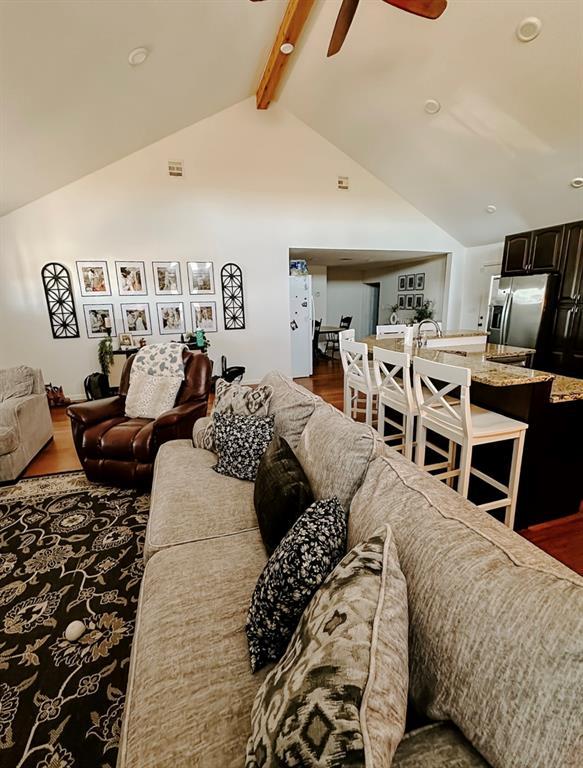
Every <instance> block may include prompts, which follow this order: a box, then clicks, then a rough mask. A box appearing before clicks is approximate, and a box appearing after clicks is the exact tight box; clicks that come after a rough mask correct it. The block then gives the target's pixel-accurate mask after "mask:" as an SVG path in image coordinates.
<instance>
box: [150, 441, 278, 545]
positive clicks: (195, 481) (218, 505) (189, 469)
mask: <svg viewBox="0 0 583 768" xmlns="http://www.w3.org/2000/svg"><path fill="white" fill-rule="evenodd" d="M216 461H217V457H216V456H215V455H214V454H213V453H210V452H209V451H203V450H200V449H196V448H193V447H192V443H191V441H190V440H172V441H170V442H168V443H164V444H163V445H162V446H160V450H159V451H158V455H157V457H156V464H155V467H154V482H153V485H152V501H151V507H150V518H149V520H148V527H147V530H146V541H145V544H144V558H145V559H146V560H147V559H148V558H149V557H151V555H153V554H154V552H157V551H158V550H161V549H165V548H166V547H172V546H174V545H176V544H184V543H186V542H191V541H199V540H201V539H209V538H212V537H214V536H228V535H230V534H233V533H238V532H240V531H248V530H251V529H256V528H257V517H256V515H255V509H254V506H253V483H249V482H247V481H245V480H236V479H234V478H232V477H224V476H223V475H218V474H217V473H216V472H214V471H213V467H214V465H215V464H216ZM262 549H263V548H262ZM263 554H264V556H265V552H263Z"/></svg>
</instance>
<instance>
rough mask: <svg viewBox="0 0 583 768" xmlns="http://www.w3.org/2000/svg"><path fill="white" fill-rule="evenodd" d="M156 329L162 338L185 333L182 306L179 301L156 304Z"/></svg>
mask: <svg viewBox="0 0 583 768" xmlns="http://www.w3.org/2000/svg"><path fill="white" fill-rule="evenodd" d="M156 308H157V311H158V328H159V330H160V334H161V335H162V336H166V335H168V334H174V335H176V334H177V333H186V320H185V318H184V304H183V303H182V302H181V301H163V302H158V303H157V304H156Z"/></svg>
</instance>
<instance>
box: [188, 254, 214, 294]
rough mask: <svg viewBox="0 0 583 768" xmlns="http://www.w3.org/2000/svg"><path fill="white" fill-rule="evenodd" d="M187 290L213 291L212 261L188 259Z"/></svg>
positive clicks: (192, 291)
mask: <svg viewBox="0 0 583 768" xmlns="http://www.w3.org/2000/svg"><path fill="white" fill-rule="evenodd" d="M187 269H188V290H189V291H190V293H209V294H210V293H214V292H215V273H214V270H213V263H212V261H189V262H188V264H187Z"/></svg>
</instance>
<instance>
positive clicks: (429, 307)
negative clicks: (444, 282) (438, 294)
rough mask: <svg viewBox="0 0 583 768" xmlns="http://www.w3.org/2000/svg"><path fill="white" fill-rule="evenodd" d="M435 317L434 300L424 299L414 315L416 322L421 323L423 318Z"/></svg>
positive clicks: (430, 318)
mask: <svg viewBox="0 0 583 768" xmlns="http://www.w3.org/2000/svg"><path fill="white" fill-rule="evenodd" d="M432 319H433V301H430V300H428V301H424V302H423V304H422V305H421V306H420V307H417V309H416V310H415V314H414V316H413V321H414V322H415V323H420V322H421V321H422V320H432Z"/></svg>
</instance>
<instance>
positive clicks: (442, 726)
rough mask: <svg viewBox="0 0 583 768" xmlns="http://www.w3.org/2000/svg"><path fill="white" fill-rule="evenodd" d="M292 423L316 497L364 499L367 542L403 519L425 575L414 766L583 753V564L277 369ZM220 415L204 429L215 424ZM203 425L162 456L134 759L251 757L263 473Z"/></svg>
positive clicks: (133, 715)
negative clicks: (240, 467) (582, 569)
mask: <svg viewBox="0 0 583 768" xmlns="http://www.w3.org/2000/svg"><path fill="white" fill-rule="evenodd" d="M263 383H269V384H271V385H272V386H273V388H274V396H273V398H272V402H271V406H270V408H271V412H272V413H274V414H275V419H276V426H277V429H278V431H279V432H280V434H282V435H283V436H284V437H286V439H288V441H289V442H290V444H291V445H292V447H293V448H294V450H295V451H296V455H297V456H298V459H299V460H300V462H301V464H302V466H303V467H304V470H305V471H306V473H307V475H308V477H309V479H310V483H311V485H312V489H313V491H314V494H315V495H316V497H319V498H323V497H326V496H329V495H332V494H336V495H337V496H338V497H339V498H340V499H341V500H342V501H343V503H344V505H345V506H346V508H347V509H348V508H350V515H349V533H348V536H349V541H348V544H349V547H351V546H353V545H354V544H355V543H356V542H358V541H360V540H363V539H364V538H366V537H368V536H369V535H370V534H371V533H372V532H373V531H374V530H375V528H377V527H378V525H379V524H380V523H387V522H388V523H389V524H390V525H391V527H392V529H393V533H394V535H395V540H396V542H397V548H398V554H399V559H400V564H401V568H402V570H403V573H404V575H405V578H406V581H407V589H408V603H409V621H410V631H409V635H410V638H409V658H410V698H411V702H412V705H414V706H415V709H416V710H417V712H418V713H420V715H421V716H422V717H424V718H426V720H427V721H428V720H431V721H433V722H430V724H428V725H423V726H422V727H420V728H417V729H415V730H412V731H409V732H408V733H407V734H406V735H405V738H404V739H403V741H402V742H401V744H400V746H399V748H398V750H397V753H396V756H395V758H394V760H393V765H394V766H398V768H442V767H443V768H445V767H446V766H447V767H448V768H472V767H473V766H476V767H478V766H488V765H491V766H494V768H550V766H551V765H552V766H553V768H575V766H580V765H581V762H580V759H581V754H583V753H582V752H581V750H582V748H583V725H582V724H583V697H582V696H581V691H582V690H583V579H581V578H579V577H578V576H577V575H576V574H574V573H573V572H572V571H570V570H569V569H567V568H565V567H564V566H562V565H560V564H559V563H557V562H556V561H554V560H553V559H552V558H550V557H548V556H547V555H545V554H544V553H543V552H541V551H540V550H538V549H536V548H535V547H534V546H532V545H531V544H530V543H528V542H527V541H525V540H524V539H522V538H521V537H520V536H518V535H517V534H515V533H513V532H512V531H510V530H508V529H507V528H505V527H504V526H503V525H502V524H500V523H497V522H496V521H494V520H493V519H491V518H490V517H489V516H488V515H487V514H485V513H483V512H481V511H479V510H478V509H476V508H475V507H474V506H473V505H472V504H470V503H469V502H467V501H465V500H464V499H462V498H461V497H460V496H458V495H457V494H456V493H455V492H454V491H452V490H451V489H449V488H447V487H446V486H444V485H443V484H442V483H440V482H438V481H436V480H434V479H432V478H431V477H429V476H428V475H427V474H425V473H423V472H421V471H420V470H419V469H418V468H417V467H415V466H414V465H413V464H411V463H410V462H409V461H407V460H406V459H405V458H403V457H402V456H401V455H400V454H398V453H396V452H394V451H392V450H389V449H387V448H386V447H385V446H384V445H383V444H382V442H381V441H380V439H379V437H378V435H377V433H376V432H375V431H374V430H372V429H370V428H369V427H367V426H366V425H364V424H356V423H355V422H353V421H351V420H350V419H347V418H346V417H345V416H344V415H343V414H341V413H340V412H338V411H337V410H336V409H334V408H332V407H331V406H329V405H327V404H325V403H324V402H323V401H322V400H320V399H319V398H316V397H314V396H313V395H311V393H309V392H307V391H306V390H305V389H302V388H301V387H298V386H297V385H295V384H294V383H293V382H290V381H289V380H287V379H285V378H283V377H281V376H279V375H278V374H275V373H272V374H269V375H268V376H267V377H266V378H265V379H264V382H263ZM204 425H205V421H203V423H199V424H198V427H195V429H197V428H198V429H200V428H203V427H204ZM214 463H215V457H214V456H213V455H212V454H210V453H209V452H208V451H204V450H201V449H195V448H193V446H192V443H191V442H190V441H186V440H177V441H174V442H170V443H166V444H165V445H163V446H162V448H161V449H160V452H159V453H158V457H157V460H156V469H155V476H154V485H153V490H152V503H151V511H150V520H149V524H148V530H147V534H146V542H145V553H144V557H145V561H146V567H145V573H144V578H143V582H142V588H141V593H140V600H139V607H138V615H137V621H136V630H135V638H134V643H133V649H132V659H131V665H130V672H129V685H128V691H127V698H126V707H125V715H124V723H123V729H122V734H121V743H120V751H119V758H118V768H182V767H184V768H186V766H189V767H191V766H196V768H235V767H237V768H241V767H242V766H243V765H244V756H245V745H246V741H247V738H248V736H249V733H250V727H251V726H250V710H251V706H252V702H253V699H254V696H255V694H256V692H257V689H258V687H259V686H260V684H261V682H262V680H263V679H264V677H265V670H263V671H262V672H259V673H257V674H255V675H252V674H251V671H250V667H249V659H248V652H247V642H246V636H245V631H244V624H245V618H246V613H247V608H248V604H249V599H250V596H251V593H252V591H253V587H254V585H255V582H256V580H257V578H258V576H259V574H260V573H261V570H262V569H263V567H264V565H265V563H266V561H267V556H266V554H265V551H264V549H263V545H262V541H261V537H260V535H259V532H258V529H257V521H256V518H255V514H254V510H253V484H252V483H248V482H244V481H239V480H234V479H232V478H227V477H224V476H219V475H217V474H216V473H215V472H214V471H213V469H212V466H213V465H214Z"/></svg>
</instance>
